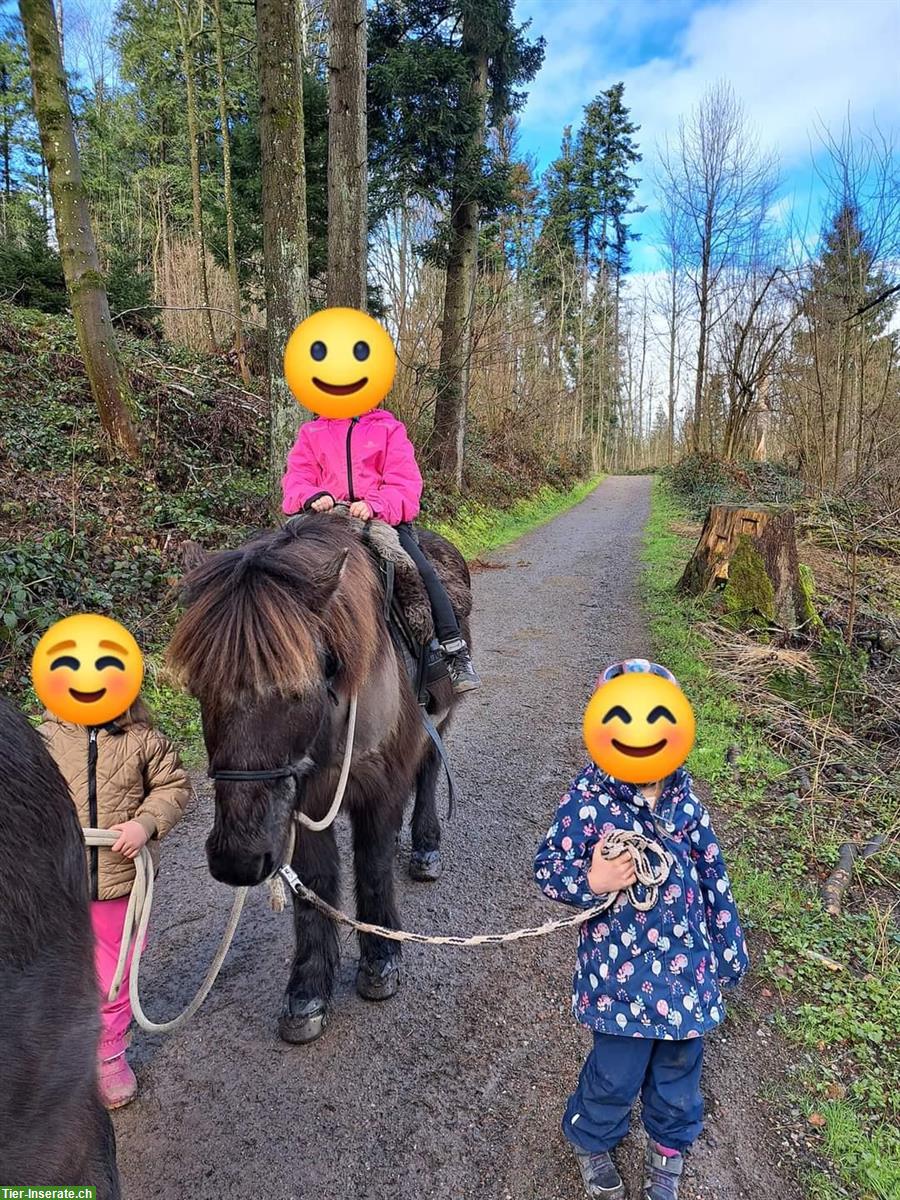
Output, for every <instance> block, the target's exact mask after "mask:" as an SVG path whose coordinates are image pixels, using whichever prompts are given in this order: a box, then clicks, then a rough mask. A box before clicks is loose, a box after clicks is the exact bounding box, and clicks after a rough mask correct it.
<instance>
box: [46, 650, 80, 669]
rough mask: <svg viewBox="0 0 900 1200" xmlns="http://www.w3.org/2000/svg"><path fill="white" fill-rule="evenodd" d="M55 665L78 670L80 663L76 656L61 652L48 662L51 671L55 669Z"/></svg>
mask: <svg viewBox="0 0 900 1200" xmlns="http://www.w3.org/2000/svg"><path fill="white" fill-rule="evenodd" d="M57 667H68V668H69V669H70V670H71V671H78V670H79V669H80V668H81V663H80V662H79V661H78V659H77V658H73V657H72V655H71V654H63V655H62V656H61V657H60V658H54V660H53V662H52V663H51V664H50V670H51V671H55V670H56V668H57Z"/></svg>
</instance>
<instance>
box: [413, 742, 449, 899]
mask: <svg viewBox="0 0 900 1200" xmlns="http://www.w3.org/2000/svg"><path fill="white" fill-rule="evenodd" d="M440 767H441V761H440V759H439V758H438V753H437V750H436V749H435V748H434V746H433V745H432V744H431V742H430V741H429V743H428V749H427V751H426V752H425V757H424V758H423V759H422V764H421V766H420V767H419V773H418V775H417V776H416V802H415V805H414V807H413V814H412V853H411V854H410V856H409V873H410V875H411V877H412V878H413V879H416V880H418V881H419V882H421V883H433V882H434V880H436V879H439V878H440V875H441V871H442V870H443V863H442V862H441V851H440V845H441V822H440V819H439V817H438V812H437V801H436V799H435V792H436V790H437V781H438V774H439V773H440Z"/></svg>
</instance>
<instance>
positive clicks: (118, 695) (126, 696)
mask: <svg viewBox="0 0 900 1200" xmlns="http://www.w3.org/2000/svg"><path fill="white" fill-rule="evenodd" d="M31 678H32V681H33V683H34V690H35V691H36V692H37V694H38V698H39V699H40V701H41V703H42V704H44V705H46V707H47V708H49V710H50V712H52V713H53V714H54V715H55V716H57V717H61V718H62V720H64V721H71V722H72V723H73V724H74V725H105V724H106V722H107V721H112V720H113V719H114V718H115V717H118V716H121V715H122V713H123V712H125V710H126V709H127V708H128V707H129V706H130V705H132V704H133V703H134V701H135V700H136V699H137V696H138V693H139V692H140V690H141V683H142V681H143V678H144V660H143V658H142V657H141V652H140V650H139V649H138V644H137V642H136V641H135V640H134V638H133V637H132V636H131V634H130V633H129V632H128V630H127V629H125V628H124V627H123V626H122V625H120V624H119V622H118V621H113V620H111V619H110V618H109V617H99V616H94V615H92V614H89V613H81V614H79V615H78V616H76V617H66V618H65V619H64V620H62V621H57V622H56V624H55V625H53V626H51V627H50V629H48V630H47V632H46V633H45V634H44V636H43V637H42V638H41V640H40V641H39V642H38V644H37V648H36V649H35V652H34V657H33V658H32V660H31Z"/></svg>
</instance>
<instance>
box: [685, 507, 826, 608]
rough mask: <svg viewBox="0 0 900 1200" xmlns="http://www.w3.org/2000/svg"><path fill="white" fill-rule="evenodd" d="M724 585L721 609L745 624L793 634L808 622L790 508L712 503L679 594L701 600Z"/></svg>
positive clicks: (807, 599) (806, 601)
mask: <svg viewBox="0 0 900 1200" xmlns="http://www.w3.org/2000/svg"><path fill="white" fill-rule="evenodd" d="M723 584H724V585H725V596H724V599H725V606H726V608H727V609H728V610H729V611H730V612H731V613H732V614H734V615H735V616H737V617H738V619H739V620H740V621H741V622H742V623H743V622H744V621H749V622H758V621H759V620H762V621H763V622H765V623H767V624H770V625H771V624H778V625H780V626H781V627H782V628H784V629H796V628H797V627H798V626H800V625H802V624H805V623H806V622H807V621H809V619H810V616H811V613H810V601H809V598H808V597H807V596H806V595H805V593H804V590H803V586H802V583H801V580H800V566H799V560H798V558H797V539H796V534H795V532H794V514H793V511H792V510H791V509H789V508H775V507H769V506H761V507H759V508H745V507H742V506H741V505H738V504H713V505H712V506H711V508H710V510H709V512H708V514H707V517H706V521H705V523H704V525H703V530H702V532H701V534H700V539H699V541H698V542H697V546H696V548H695V550H694V552H693V554H692V555H691V557H690V559H689V561H688V564H687V566H686V567H685V569H684V574H683V575H682V576H681V579H680V580H679V583H678V590H679V591H680V592H682V593H684V594H687V595H691V596H702V595H704V594H706V593H707V592H709V591H712V589H713V588H715V587H717V586H720V585H723Z"/></svg>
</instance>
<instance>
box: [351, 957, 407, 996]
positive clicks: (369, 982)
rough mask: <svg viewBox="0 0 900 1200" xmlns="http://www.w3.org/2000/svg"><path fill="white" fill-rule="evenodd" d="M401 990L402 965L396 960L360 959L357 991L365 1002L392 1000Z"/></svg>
mask: <svg viewBox="0 0 900 1200" xmlns="http://www.w3.org/2000/svg"><path fill="white" fill-rule="evenodd" d="M399 988H400V963H399V961H398V960H397V959H396V958H386V959H383V960H382V961H381V962H369V961H368V960H366V959H360V963H359V970H358V971H357V972H356V990H357V991H358V992H359V994H360V996H362V998H363V1000H390V998H391V996H396V994H397V992H398V990H399Z"/></svg>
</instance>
